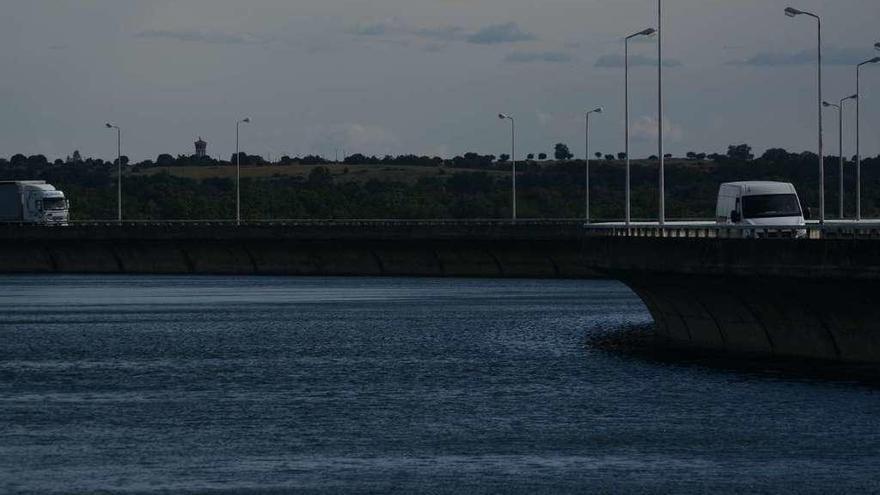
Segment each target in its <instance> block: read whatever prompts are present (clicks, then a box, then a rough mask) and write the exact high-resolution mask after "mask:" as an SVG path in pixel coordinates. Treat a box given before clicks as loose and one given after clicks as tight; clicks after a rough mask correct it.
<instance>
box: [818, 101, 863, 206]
mask: <svg viewBox="0 0 880 495" xmlns="http://www.w3.org/2000/svg"><path fill="white" fill-rule="evenodd" d="M856 98H857V96H856V95H852V96H847V97H846V98H841V100H840V103H837V104H835V103H828V102H827V101H823V102H822V106H824V107H826V108H828V107H830V108H835V109H837V117H838V120H839V123H838V138H839V139H840V142H839V144H838V146H839V150H840V205H839V206H838V208H839V210H838V211H839V212H840V219H841V220H843V219H844V217H845V215H844V212H843V166H844V164H845V160H844V157H843V104H844V103H846V101H847V100H855V99H856Z"/></svg>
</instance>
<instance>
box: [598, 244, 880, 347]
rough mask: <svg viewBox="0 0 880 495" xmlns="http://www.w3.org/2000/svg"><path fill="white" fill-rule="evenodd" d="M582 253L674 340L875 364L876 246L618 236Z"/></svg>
mask: <svg viewBox="0 0 880 495" xmlns="http://www.w3.org/2000/svg"><path fill="white" fill-rule="evenodd" d="M645 253H651V255H646V254H645ZM583 254H584V257H585V258H586V260H585V261H586V263H587V264H588V265H589V266H593V267H595V268H596V269H598V270H600V271H603V272H604V273H607V274H609V276H613V277H615V278H617V279H619V280H622V281H624V282H625V283H626V284H627V285H629V287H630V288H632V289H633V290H634V291H635V292H636V293H637V294H638V295H639V296H640V297H641V299H642V301H644V302H645V305H646V306H647V307H648V309H649V310H650V312H651V314H652V316H653V318H654V322H655V329H656V331H657V333H658V334H659V335H661V336H663V337H666V338H668V339H670V340H673V341H675V342H679V343H683V344H686V345H689V346H693V347H698V348H705V349H712V350H726V351H734V352H741V353H742V352H744V353H753V354H759V355H771V356H784V357H801V358H802V357H806V358H813V359H822V360H833V361H847V362H873V363H878V362H880V304H878V297H880V242H876V241H871V240H842V239H841V240H809V241H799V240H773V241H766V240H765V241H755V240H720V239H625V238H624V239H620V238H618V239H604V240H602V241H598V242H594V243H592V244H591V248H590V249H585V250H584V251H583Z"/></svg>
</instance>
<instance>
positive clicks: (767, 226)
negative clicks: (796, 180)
mask: <svg viewBox="0 0 880 495" xmlns="http://www.w3.org/2000/svg"><path fill="white" fill-rule="evenodd" d="M716 222H717V223H718V224H719V225H736V226H742V227H754V228H753V229H748V228H747V229H744V234H745V236H746V237H804V236H806V234H807V231H806V228H803V229H799V228H798V227H805V226H806V220H805V219H804V211H803V209H802V208H801V202H800V199H799V198H798V195H797V191H796V190H795V188H794V186H793V185H792V184H789V183H787V182H758V181H755V182H729V183H726V184H721V187H720V189H719V191H718V207H717V208H716Z"/></svg>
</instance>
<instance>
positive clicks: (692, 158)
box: [686, 151, 697, 160]
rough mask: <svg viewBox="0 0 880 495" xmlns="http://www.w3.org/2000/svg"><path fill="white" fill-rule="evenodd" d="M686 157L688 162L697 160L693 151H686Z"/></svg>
mask: <svg viewBox="0 0 880 495" xmlns="http://www.w3.org/2000/svg"><path fill="white" fill-rule="evenodd" d="M686 156H687V159H688V160H696V159H697V154H696V153H694V152H693V151H688V152H687V155H686Z"/></svg>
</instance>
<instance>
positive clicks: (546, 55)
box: [504, 52, 573, 63]
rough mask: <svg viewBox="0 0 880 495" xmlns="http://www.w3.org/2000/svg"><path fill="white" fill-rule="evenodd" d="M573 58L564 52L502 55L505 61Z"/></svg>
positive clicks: (527, 61)
mask: <svg viewBox="0 0 880 495" xmlns="http://www.w3.org/2000/svg"><path fill="white" fill-rule="evenodd" d="M572 60H573V58H572V56H571V55H570V54H568V53H565V52H513V53H511V54H509V55H507V56H506V57H504V61H505V62H511V63H530V62H552V63H567V62H571V61H572Z"/></svg>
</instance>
